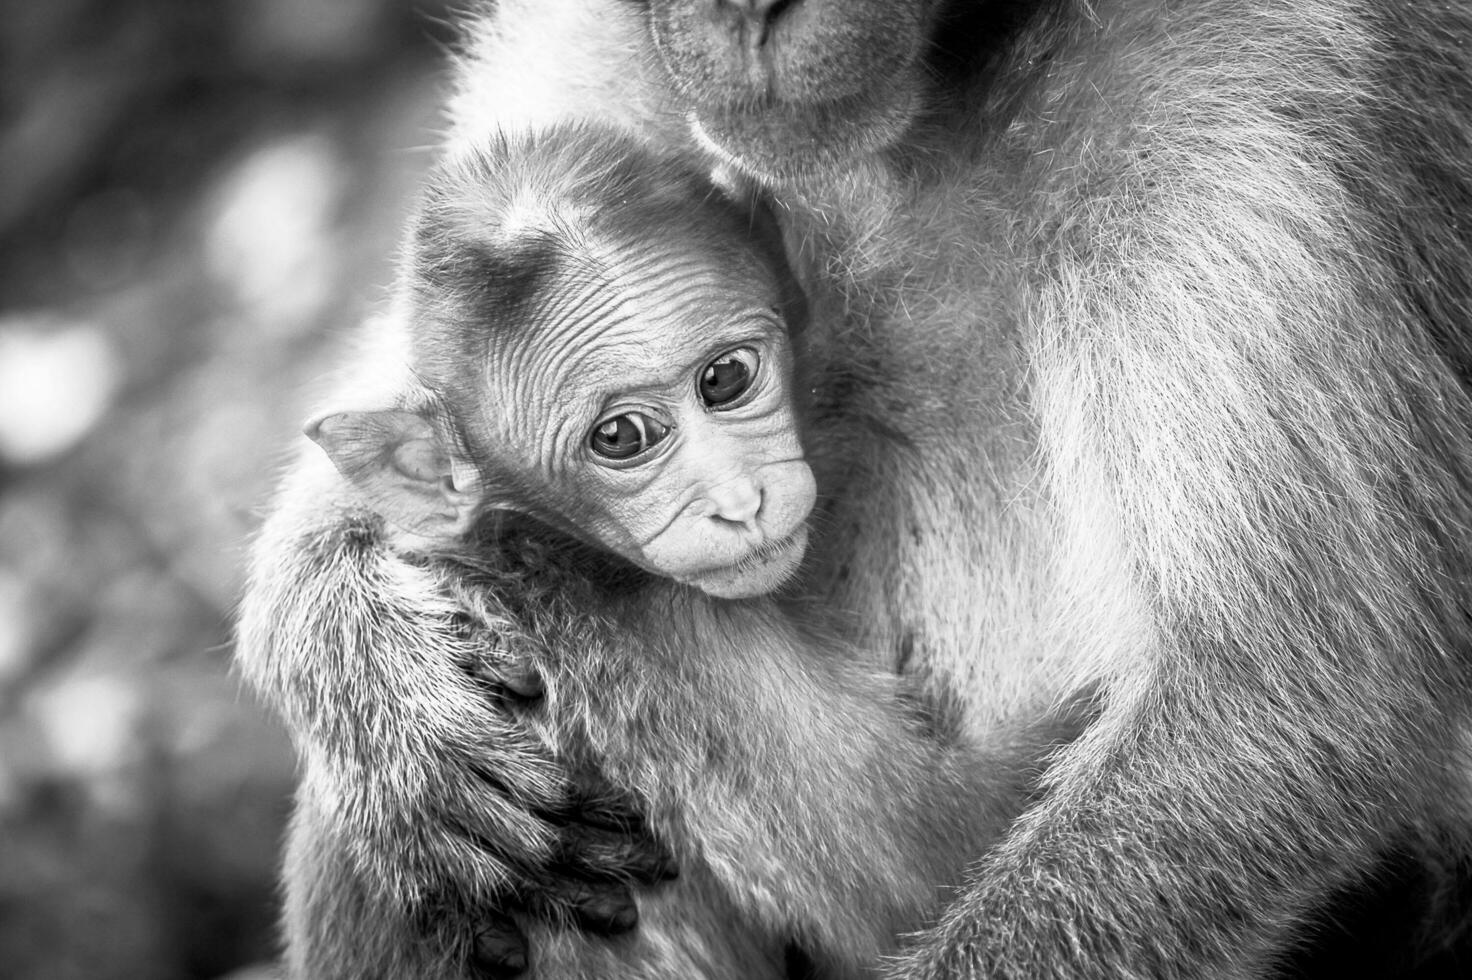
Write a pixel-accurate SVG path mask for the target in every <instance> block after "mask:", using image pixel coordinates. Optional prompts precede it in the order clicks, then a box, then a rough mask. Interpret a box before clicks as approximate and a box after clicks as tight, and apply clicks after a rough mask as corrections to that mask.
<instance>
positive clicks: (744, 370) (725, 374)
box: [697, 347, 761, 408]
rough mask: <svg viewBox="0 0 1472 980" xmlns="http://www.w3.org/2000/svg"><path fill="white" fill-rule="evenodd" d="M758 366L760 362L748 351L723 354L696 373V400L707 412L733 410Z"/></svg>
mask: <svg viewBox="0 0 1472 980" xmlns="http://www.w3.org/2000/svg"><path fill="white" fill-rule="evenodd" d="M760 364H761V359H760V358H758V357H757V354H756V351H754V350H752V349H751V348H750V347H737V348H736V349H735V350H728V351H726V353H724V354H722V355H721V356H720V357H718V358H716V359H715V360H713V361H711V362H710V363H709V364H707V365H706V366H705V367H703V368H701V369H700V379H699V381H698V382H697V387H698V388H699V389H700V400H701V401H703V402H705V404H706V405H707V406H708V407H710V408H733V407H735V404H734V403H735V402H736V401H737V400H738V399H739V398H740V397H741V396H742V395H744V394H746V391H747V389H748V388H750V387H751V382H752V380H753V379H754V378H755V377H756V369H757V367H758V365H760Z"/></svg>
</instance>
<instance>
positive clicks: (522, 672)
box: [493, 663, 547, 702]
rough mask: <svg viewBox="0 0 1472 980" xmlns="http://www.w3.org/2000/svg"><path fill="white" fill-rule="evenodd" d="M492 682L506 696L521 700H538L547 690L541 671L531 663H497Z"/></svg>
mask: <svg viewBox="0 0 1472 980" xmlns="http://www.w3.org/2000/svg"><path fill="white" fill-rule="evenodd" d="M493 683H494V684H495V686H496V687H497V688H498V689H499V690H501V691H503V692H504V693H505V695H506V696H507V697H509V698H511V699H513V700H516V701H522V702H532V701H539V700H541V698H542V695H543V694H545V693H546V691H547V685H546V682H545V681H543V679H542V672H541V671H540V670H538V669H537V668H536V665H535V664H531V663H506V664H501V665H498V666H497V668H496V676H495V679H494V681H493Z"/></svg>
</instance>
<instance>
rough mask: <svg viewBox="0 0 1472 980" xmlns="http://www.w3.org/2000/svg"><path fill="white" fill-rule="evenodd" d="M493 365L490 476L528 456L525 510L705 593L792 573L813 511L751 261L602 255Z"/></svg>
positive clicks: (704, 255)
mask: <svg viewBox="0 0 1472 980" xmlns="http://www.w3.org/2000/svg"><path fill="white" fill-rule="evenodd" d="M598 272H599V274H598V275H596V276H588V277H586V278H579V277H571V278H569V280H568V281H567V282H565V283H561V284H559V285H558V286H556V287H555V288H553V289H552V290H550V291H549V293H548V295H547V296H545V297H544V298H543V302H541V303H539V304H538V308H537V310H535V311H534V312H533V314H532V317H531V329H530V330H528V331H522V332H518V334H517V335H516V340H515V342H514V343H512V344H511V345H509V347H508V348H507V349H506V350H504V351H502V352H500V353H499V354H493V357H492V364H491V367H490V374H491V377H490V378H489V382H490V386H491V388H492V390H499V391H502V392H504V393H506V395H507V397H504V398H501V399H498V401H500V402H502V405H503V411H502V412H501V413H500V415H499V417H498V418H494V419H491V420H489V428H490V429H491V431H492V433H493V435H492V443H493V445H497V446H498V447H499V448H500V450H501V451H500V452H498V453H497V455H498V456H500V457H501V460H502V461H504V462H503V463H502V465H510V466H516V465H517V464H516V463H515V460H517V459H520V460H522V461H524V463H526V462H531V461H535V464H536V467H535V471H534V472H524V475H523V479H524V480H536V479H538V478H540V479H541V480H542V481H545V485H546V488H547V494H546V497H545V500H542V501H539V502H538V505H537V507H536V510H537V511H538V512H540V515H541V516H543V517H544V518H546V519H548V520H551V521H553V522H554V523H557V524H560V525H562V526H563V527H565V528H567V529H569V530H572V531H574V532H575V533H578V534H581V535H582V536H584V537H586V538H589V539H591V540H592V541H593V542H595V543H597V544H600V545H602V546H603V547H605V548H607V549H609V550H611V551H613V552H615V553H616V554H619V555H621V556H623V557H624V558H626V559H628V560H629V561H631V562H633V563H635V564H637V565H639V566H641V567H643V568H645V569H647V570H649V571H651V572H654V573H657V574H659V575H662V576H666V577H668V578H672V579H674V580H676V581H679V582H684V583H687V584H689V585H693V586H695V587H697V588H700V589H702V590H703V591H705V592H708V593H710V594H712V595H717V596H723V597H730V598H735V597H743V596H753V595H760V594H762V593H765V592H770V591H771V590H773V589H775V588H777V587H778V586H779V585H781V584H782V583H783V582H784V581H786V580H787V579H788V578H789V577H791V575H792V574H793V573H794V572H795V571H796V570H797V567H798V565H799V564H800V562H801V560H802V556H803V551H804V548H805V547H806V544H807V527H806V519H807V516H808V514H809V512H810V511H811V510H812V507H813V501H814V494H815V490H814V482H813V476H812V471H811V470H810V469H809V468H808V465H807V463H806V462H805V460H804V458H803V451H802V446H801V444H800V442H799V440H798V434H797V422H796V418H795V416H794V414H793V409H792V397H791V383H792V380H791V376H792V355H791V346H790V341H789V337H788V329H787V325H786V324H785V323H784V322H783V318H782V312H781V292H780V289H779V288H778V285H777V283H776V282H775V281H774V277H773V276H772V275H771V273H770V272H769V271H768V270H767V269H766V268H765V266H763V265H762V264H761V263H759V262H757V261H755V260H754V259H749V258H736V259H733V258H732V257H731V256H730V255H729V254H726V255H722V256H717V255H714V254H711V253H710V252H709V251H708V250H707V249H704V248H701V247H700V244H699V243H695V242H691V241H689V240H688V239H684V240H681V239H680V238H679V237H677V238H676V239H674V240H671V241H667V242H660V243H645V246H644V247H643V248H642V249H627V248H623V249H619V250H617V251H613V252H610V254H607V255H600V256H599V263H598Z"/></svg>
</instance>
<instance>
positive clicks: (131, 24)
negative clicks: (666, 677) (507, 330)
mask: <svg viewBox="0 0 1472 980" xmlns="http://www.w3.org/2000/svg"><path fill="white" fill-rule="evenodd" d="M449 6H450V3H449V2H448V0H205V2H200V0H0V964H3V965H0V976H4V977H7V978H12V980H32V978H46V980H71V978H88V980H109V978H130V980H150V978H157V980H174V978H217V977H223V976H227V975H231V974H235V975H236V976H237V977H244V976H252V977H253V976H257V975H258V973H257V970H258V967H259V965H260V964H262V963H265V962H267V961H269V960H270V958H271V957H272V956H273V954H274V935H273V929H274V918H275V915H276V899H275V894H274V887H275V865H276V861H277V851H278V845H279V840H280V835H281V832H282V827H283V824H284V821H285V818H286V814H287V812H288V800H289V793H290V788H291V783H292V775H293V774H292V761H291V756H290V750H289V746H288V745H287V743H286V740H285V738H284V736H283V735H282V734H281V732H280V731H279V730H278V728H277V727H276V726H275V724H274V722H273V721H271V720H270V719H269V718H268V717H266V716H265V715H264V714H263V712H262V711H261V710H260V708H259V707H258V705H257V704H256V703H255V702H254V700H253V697H252V695H251V693H250V692H249V691H248V690H246V689H244V688H243V686H242V684H241V683H240V682H239V681H238V679H237V678H236V677H235V676H234V675H233V674H232V672H231V666H230V620H231V615H232V610H233V607H234V604H235V601H236V599H237V595H238V591H239V589H240V586H241V577H242V576H241V572H242V562H243V556H244V548H245V544H246V542H247V541H248V540H249V537H250V535H251V533H252V531H253V529H254V528H255V527H256V525H257V523H258V521H259V519H260V516H261V513H262V510H263V508H264V505H265V502H266V500H267V499H268V495H269V491H270V488H271V485H272V482H273V480H274V477H275V475H276V473H277V472H278V471H279V466H280V463H281V461H282V459H283V458H284V449H285V447H287V446H288V445H290V443H291V441H292V440H293V439H295V438H297V426H298V425H299V423H300V421H301V419H302V417H303V415H304V413H305V411H306V408H307V402H308V400H309V393H310V392H311V390H312V383H313V380H314V379H316V378H319V377H320V376H321V375H322V374H324V373H325V371H326V370H327V369H328V366H329V365H330V363H331V360H332V356H333V351H334V349H335V345H336V344H337V342H338V341H339V339H340V337H341V336H342V334H343V333H344V332H345V331H347V330H348V329H350V328H351V326H352V325H353V324H354V323H355V322H356V321H357V320H358V319H359V318H360V317H361V316H362V315H363V314H364V313H365V311H368V310H371V309H372V308H373V307H374V305H375V304H376V303H378V302H379V301H380V299H381V297H382V294H383V288H384V286H385V285H386V284H387V282H388V279H389V270H390V263H391V256H392V252H393V248H394V244H395V240H396V238H397V230H398V226H399V223H400V222H401V220H402V218H403V216H404V213H405V211H406V209H407V207H408V205H409V202H410V199H411V197H412V194H413V192H414V187H415V183H416V180H417V178H418V176H419V174H420V173H421V172H422V171H423V169H424V168H425V167H426V165H427V164H428V162H429V160H430V151H429V150H428V147H429V146H431V145H432V143H433V141H434V132H435V127H436V126H437V125H438V122H439V120H438V117H437V114H436V104H437V100H438V98H439V96H440V94H441V93H442V86H443V79H444V46H445V45H446V44H447V43H449V42H450V41H451V40H452V39H453V37H454V32H453V30H452V29H451V28H450V27H449V26H447V24H446V19H447V17H448V16H449ZM237 971H240V972H237Z"/></svg>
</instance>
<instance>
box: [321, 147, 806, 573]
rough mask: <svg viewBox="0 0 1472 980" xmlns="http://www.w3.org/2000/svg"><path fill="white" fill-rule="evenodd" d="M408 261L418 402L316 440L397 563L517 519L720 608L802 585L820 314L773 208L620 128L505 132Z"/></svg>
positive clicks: (408, 313)
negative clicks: (808, 390)
mask: <svg viewBox="0 0 1472 980" xmlns="http://www.w3.org/2000/svg"><path fill="white" fill-rule="evenodd" d="M407 248H408V256H407V261H406V263H405V270H404V273H403V275H402V277H401V280H400V283H399V296H398V300H399V305H398V307H397V310H398V315H399V316H400V317H402V318H403V319H404V320H405V321H406V323H407V334H408V351H409V358H410V362H411V363H410V367H411V369H412V374H413V376H414V378H415V379H416V384H415V385H414V386H413V389H414V390H412V391H406V392H404V393H403V394H402V395H401V396H400V398H399V400H398V403H397V404H396V405H394V406H393V407H392V408H389V409H384V410H375V411H370V412H335V413H330V414H328V415H326V416H324V417H322V418H321V419H320V420H318V421H316V422H314V423H312V424H311V425H309V427H308V434H309V435H311V436H312V437H313V438H314V439H316V440H317V442H318V443H319V444H321V445H322V446H323V448H324V449H326V450H327V452H328V454H329V455H331V456H332V458H333V461H334V462H335V463H336V464H337V466H338V468H339V470H341V471H342V472H343V473H344V474H345V475H347V476H348V478H349V479H350V480H351V481H352V482H353V483H354V484H355V485H356V486H357V487H358V488H359V489H360V490H361V491H362V492H363V494H364V496H365V499H367V500H368V501H369V503H370V505H371V506H374V507H375V508H376V509H378V510H379V511H380V512H381V513H382V514H383V515H384V517H385V518H386V519H387V520H388V521H389V522H390V524H391V525H392V526H393V527H394V529H395V535H396V540H397V541H398V542H399V543H400V544H401V545H402V546H403V547H405V548H408V549H416V550H435V549H449V548H456V547H464V546H465V543H466V542H467V541H468V540H470V539H469V537H468V533H469V531H470V530H471V529H472V528H473V527H475V526H476V525H477V523H478V522H480V521H481V520H482V518H484V517H485V516H486V515H487V514H490V513H495V512H506V511H510V512H514V513H518V514H523V515H529V516H531V517H533V518H535V519H537V520H538V521H540V522H542V523H544V524H546V525H548V526H550V527H553V528H555V529H557V530H559V531H561V532H563V533H566V534H570V535H572V536H574V537H576V538H578V539H581V540H583V541H585V542H589V543H592V544H595V545H597V546H599V547H601V548H602V549H605V550H607V551H609V552H612V553H613V554H615V555H617V556H619V557H621V558H623V559H625V560H627V561H628V562H631V563H633V564H634V565H636V566H638V567H641V568H643V569H645V570H647V571H649V572H653V573H655V574H657V575H661V576H664V577H668V578H672V579H675V580H677V581H680V582H684V583H687V584H690V585H694V586H696V587H698V588H700V589H702V590H704V591H706V592H709V593H711V594H713V595H718V596H728V597H738V596H749V595H757V594H760V593H763V592H768V591H771V590H772V589H774V588H776V587H777V586H779V585H780V584H782V582H784V581H786V580H787V579H788V578H789V577H790V576H791V575H792V573H793V572H794V571H795V570H796V569H797V566H798V564H799V563H800V561H801V558H802V555H803V550H804V548H805V546H806V541H807V533H806V519H807V516H808V513H809V511H810V510H811V509H812V504H813V499H814V484H813V478H812V474H811V471H810V470H809V468H808V466H807V463H806V462H805V460H804V458H803V452H802V448H801V445H800V443H799V441H798V433H797V423H796V418H795V415H794V412H793V406H792V397H791V374H792V363H791V347H790V337H789V330H790V329H791V328H793V327H794V326H796V325H797V324H798V323H799V322H800V318H801V316H802V315H803V312H804V307H803V303H802V297H801V293H800V291H799V290H798V289H797V288H796V286H795V284H794V280H793V278H792V277H791V275H790V274H789V272H788V270H787V267H786V264H785V262H784V260H783V257H782V252H781V243H780V240H779V239H778V237H777V233H776V232H775V229H774V226H773V224H772V222H771V221H770V220H769V219H768V217H767V216H766V215H765V214H764V213H763V211H762V210H761V209H760V207H759V206H757V205H756V204H755V203H754V202H750V201H742V200H738V199H735V198H733V197H731V196H730V195H727V194H725V193H723V192H722V191H720V190H719V189H718V188H716V187H715V186H714V185H713V184H712V183H711V182H710V181H709V180H708V179H707V178H706V177H705V176H703V175H702V174H701V173H700V172H699V171H697V170H696V169H694V168H693V167H692V166H690V165H689V164H688V162H687V161H684V160H681V159H679V158H672V157H669V156H662V155H657V154H654V153H652V152H650V151H648V150H647V149H645V148H643V147H641V146H639V145H638V144H637V143H635V142H633V141H631V140H629V139H627V138H624V137H621V136H618V135H617V134H614V133H611V132H605V131H601V130H593V129H588V128H583V127H579V128H567V129H558V130H553V131H549V132H543V133H538V134H534V135H518V136H510V135H503V136H498V137H497V138H495V139H494V140H492V141H489V142H488V143H487V144H486V145H484V146H482V147H480V148H478V149H476V150H475V151H473V152H470V153H466V154H462V155H460V156H459V157H457V158H454V159H451V160H449V161H447V162H446V163H444V164H443V165H442V166H440V167H439V168H438V169H437V170H436V172H435V173H434V174H433V175H432V177H431V179H430V181H429V184H428V187H427V189H426V192H425V195H424V198H423V203H422V206H421V208H420V211H419V213H418V215H417V218H416V220H415V222H414V225H413V231H412V235H411V238H410V241H409V243H408V245H407Z"/></svg>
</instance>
